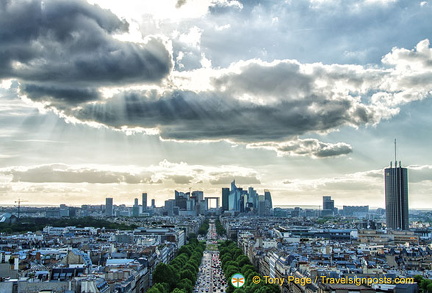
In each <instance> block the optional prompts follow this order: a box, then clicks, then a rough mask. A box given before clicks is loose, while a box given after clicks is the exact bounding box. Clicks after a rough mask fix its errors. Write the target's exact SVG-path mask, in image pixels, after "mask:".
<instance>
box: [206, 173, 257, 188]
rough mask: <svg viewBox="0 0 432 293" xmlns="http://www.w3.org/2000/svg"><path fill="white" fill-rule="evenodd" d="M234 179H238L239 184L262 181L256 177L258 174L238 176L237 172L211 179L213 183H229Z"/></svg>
mask: <svg viewBox="0 0 432 293" xmlns="http://www.w3.org/2000/svg"><path fill="white" fill-rule="evenodd" d="M233 180H235V181H236V183H237V184H240V185H241V184H261V181H260V180H259V179H258V178H257V177H256V175H250V176H238V175H236V174H230V175H223V174H220V175H218V176H216V178H215V179H212V180H210V183H211V184H213V185H219V184H223V185H227V186H228V185H229V184H230V183H231V182H232V181H233Z"/></svg>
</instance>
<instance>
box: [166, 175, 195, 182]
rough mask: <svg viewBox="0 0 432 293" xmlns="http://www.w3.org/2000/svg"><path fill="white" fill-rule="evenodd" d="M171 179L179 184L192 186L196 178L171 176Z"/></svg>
mask: <svg viewBox="0 0 432 293" xmlns="http://www.w3.org/2000/svg"><path fill="white" fill-rule="evenodd" d="M168 178H169V179H172V180H173V181H174V182H175V183H177V184H190V183H192V180H193V179H194V177H192V176H186V175H171V176H168Z"/></svg>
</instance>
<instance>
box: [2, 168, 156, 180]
mask: <svg viewBox="0 0 432 293" xmlns="http://www.w3.org/2000/svg"><path fill="white" fill-rule="evenodd" d="M2 173H3V174H5V175H11V176H12V182H31V183H46V182H50V183H55V182H64V183H83V182H87V183H101V184H109V183H128V184H138V183H151V182H152V179H151V175H152V174H151V173H148V172H144V173H140V174H133V173H128V172H115V171H108V170H98V169H92V168H73V167H70V166H67V165H64V164H53V165H42V166H34V167H29V168H26V169H23V168H10V169H5V170H3V172H2Z"/></svg>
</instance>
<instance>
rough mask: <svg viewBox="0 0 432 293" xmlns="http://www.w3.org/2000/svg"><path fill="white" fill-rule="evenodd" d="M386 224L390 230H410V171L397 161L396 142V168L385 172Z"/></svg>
mask: <svg viewBox="0 0 432 293" xmlns="http://www.w3.org/2000/svg"><path fill="white" fill-rule="evenodd" d="M384 180H385V205H386V224H387V228H388V229H394V230H408V228H409V215H408V170H407V168H402V164H401V162H400V161H399V166H398V162H397V161H396V140H395V166H394V167H392V163H391V162H390V168H386V169H385V170H384Z"/></svg>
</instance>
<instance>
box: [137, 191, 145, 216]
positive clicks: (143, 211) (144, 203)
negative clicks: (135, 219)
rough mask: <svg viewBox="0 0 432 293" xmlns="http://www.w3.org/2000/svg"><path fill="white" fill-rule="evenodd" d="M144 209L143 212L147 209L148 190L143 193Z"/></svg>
mask: <svg viewBox="0 0 432 293" xmlns="http://www.w3.org/2000/svg"><path fill="white" fill-rule="evenodd" d="M137 205H138V204H137ZM142 210H143V212H144V211H147V192H143V194H142Z"/></svg>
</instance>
